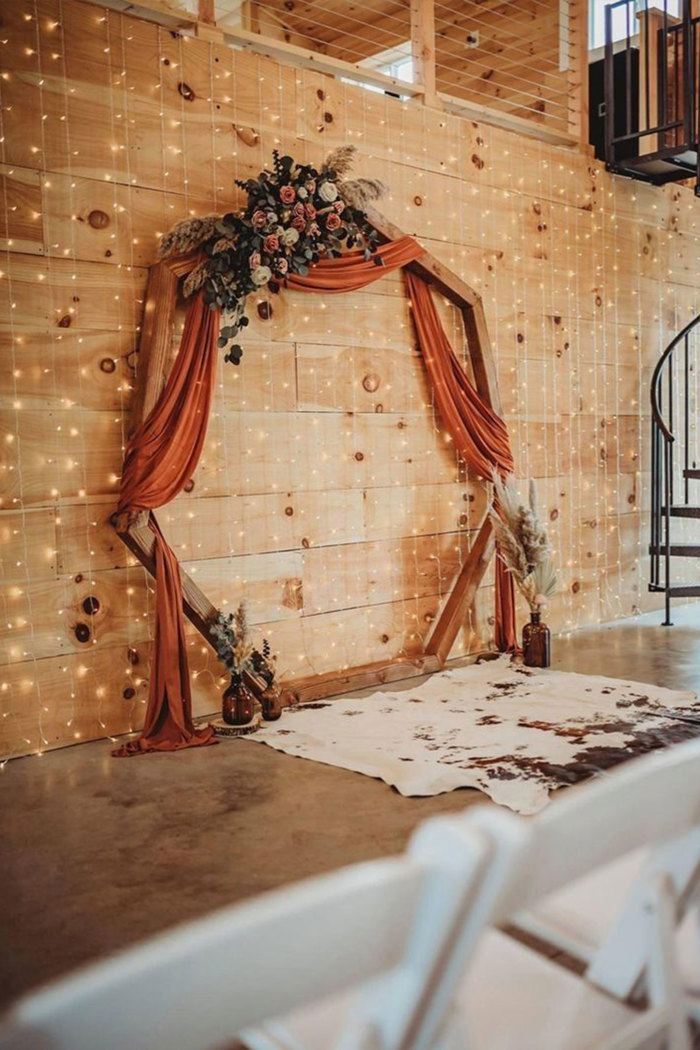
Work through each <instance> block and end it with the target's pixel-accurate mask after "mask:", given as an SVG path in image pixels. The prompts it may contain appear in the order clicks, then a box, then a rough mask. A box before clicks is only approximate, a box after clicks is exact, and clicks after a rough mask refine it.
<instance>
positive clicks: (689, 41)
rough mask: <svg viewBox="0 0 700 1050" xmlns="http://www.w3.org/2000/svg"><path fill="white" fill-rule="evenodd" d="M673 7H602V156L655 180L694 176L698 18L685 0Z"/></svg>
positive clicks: (639, 2)
mask: <svg viewBox="0 0 700 1050" xmlns="http://www.w3.org/2000/svg"><path fill="white" fill-rule="evenodd" d="M674 11H675V12H677V13H671V11H670V10H669V0H660V2H659V3H658V4H656V3H654V4H652V3H650V2H649V0H615V2H614V3H611V4H609V5H607V6H606V8H605V60H604V78H605V85H604V112H605V116H604V127H605V146H604V150H605V161H606V163H607V165H608V167H609V168H610V169H611V170H613V171H617V172H620V173H622V174H626V175H631V176H633V177H635V178H640V179H644V180H645V181H648V182H655V183H664V182H669V181H675V180H678V179H687V178H689V177H691V176H695V177H697V176H698V151H697V140H698V84H697V69H698V43H699V40H700V29H699V26H700V18H698V17H693V15H692V12H691V0H678V4H677V6H675V7H674ZM621 34H622V39H620V36H621ZM615 38H617V39H615Z"/></svg>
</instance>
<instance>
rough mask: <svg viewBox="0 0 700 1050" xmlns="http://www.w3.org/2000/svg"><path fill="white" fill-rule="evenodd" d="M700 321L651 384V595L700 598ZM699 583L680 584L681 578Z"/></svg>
mask: <svg viewBox="0 0 700 1050" xmlns="http://www.w3.org/2000/svg"><path fill="white" fill-rule="evenodd" d="M699 364H700V315H699V316H698V317H696V318H695V319H694V320H692V321H691V322H690V324H688V325H686V327H685V328H684V329H683V330H682V331H681V332H679V333H678V335H676V336H675V337H674V338H673V339H672V340H671V342H670V343H669V344H668V346H667V347H666V349H665V350H664V352H663V354H662V355H661V357H660V359H659V361H658V364H657V365H656V368H655V369H654V374H653V376H652V380H651V416H652V419H651V543H650V545H649V554H650V556H651V572H650V580H649V590H650V591H658V592H662V593H663V594H664V595H665V610H666V617H665V619H664V621H663V622H664V625H665V626H671V622H672V621H671V600H672V599H674V598H696V597H700V560H698V561H695V562H694V563H693V564H694V566H695V571H691V572H690V573H689V572H688V568H687V567H688V562H687V559H700V433H699V428H698V423H699V422H700V420H699V419H698V413H699V412H700V369H699V367H698V365H699ZM679 576H682V577H685V580H687V578H688V576H690V577H691V579H693V580H694V581H695V582H691V583H688V582H677V581H678V577H679Z"/></svg>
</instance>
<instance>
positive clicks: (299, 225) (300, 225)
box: [292, 215, 306, 233]
mask: <svg viewBox="0 0 700 1050" xmlns="http://www.w3.org/2000/svg"><path fill="white" fill-rule="evenodd" d="M292 226H293V227H294V229H295V230H299V232H300V233H303V231H304V230H305V229H306V223H305V222H304V220H303V219H302V217H301V215H297V217H296V218H295V219H292Z"/></svg>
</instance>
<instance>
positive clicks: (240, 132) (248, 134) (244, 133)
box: [233, 124, 260, 146]
mask: <svg viewBox="0 0 700 1050" xmlns="http://www.w3.org/2000/svg"><path fill="white" fill-rule="evenodd" d="M233 130H234V131H235V132H236V135H237V136H238V138H239V139H240V140H241V142H242V143H243V144H244V145H245V146H257V144H258V142H259V141H260V135H259V134H258V132H257V131H256V130H255V128H244V127H243V126H242V125H240V124H234V125H233Z"/></svg>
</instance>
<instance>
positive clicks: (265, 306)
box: [258, 302, 272, 321]
mask: <svg viewBox="0 0 700 1050" xmlns="http://www.w3.org/2000/svg"><path fill="white" fill-rule="evenodd" d="M258 317H259V318H260V320H261V321H269V320H270V318H271V317H272V303H268V302H262V303H258Z"/></svg>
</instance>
